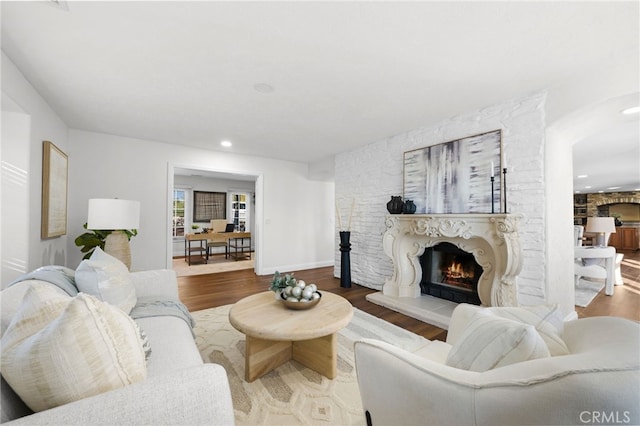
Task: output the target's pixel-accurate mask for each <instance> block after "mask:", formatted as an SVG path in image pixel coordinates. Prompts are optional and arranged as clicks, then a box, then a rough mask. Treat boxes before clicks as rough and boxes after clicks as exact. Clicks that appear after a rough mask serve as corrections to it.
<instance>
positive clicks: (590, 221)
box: [584, 217, 616, 234]
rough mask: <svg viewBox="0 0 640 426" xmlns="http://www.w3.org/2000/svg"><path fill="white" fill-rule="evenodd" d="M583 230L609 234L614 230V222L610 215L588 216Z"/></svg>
mask: <svg viewBox="0 0 640 426" xmlns="http://www.w3.org/2000/svg"><path fill="white" fill-rule="evenodd" d="M584 232H593V233H605V234H611V233H615V232H616V224H615V221H614V219H613V218H612V217H588V218H587V226H586V228H585V230H584Z"/></svg>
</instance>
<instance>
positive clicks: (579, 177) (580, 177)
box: [578, 175, 589, 179]
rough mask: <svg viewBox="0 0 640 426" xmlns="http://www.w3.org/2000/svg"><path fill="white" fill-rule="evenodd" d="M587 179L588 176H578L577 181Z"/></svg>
mask: <svg viewBox="0 0 640 426" xmlns="http://www.w3.org/2000/svg"><path fill="white" fill-rule="evenodd" d="M587 177H589V175H578V179H584V178H587Z"/></svg>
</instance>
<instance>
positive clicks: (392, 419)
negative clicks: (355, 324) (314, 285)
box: [355, 304, 640, 426]
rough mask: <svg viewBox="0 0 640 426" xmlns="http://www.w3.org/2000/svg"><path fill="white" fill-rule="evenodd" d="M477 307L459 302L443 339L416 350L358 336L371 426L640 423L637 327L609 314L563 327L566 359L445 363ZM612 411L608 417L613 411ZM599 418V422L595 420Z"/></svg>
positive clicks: (639, 330)
mask: <svg viewBox="0 0 640 426" xmlns="http://www.w3.org/2000/svg"><path fill="white" fill-rule="evenodd" d="M480 309H484V308H480V307H476V306H471V305H464V304H461V305H459V306H458V307H457V308H456V309H455V310H454V312H453V316H452V318H451V323H450V328H449V333H448V335H447V342H446V343H445V342H438V341H433V342H432V343H431V344H430V345H428V346H427V347H426V348H422V349H420V350H419V352H418V353H410V352H407V351H405V350H403V349H400V348H397V347H395V346H392V345H390V344H387V343H384V342H381V341H377V340H372V339H364V340H361V341H358V342H356V343H355V364H356V372H357V377H358V384H359V387H360V394H361V398H362V405H363V409H364V410H365V415H366V418H367V423H368V424H369V425H371V424H372V425H391V424H397V425H404V426H410V425H549V424H593V422H595V423H599V421H595V418H594V417H593V416H602V415H606V416H611V415H614V416H618V419H626V423H627V424H640V404H638V401H639V398H640V342H639V340H640V338H639V336H640V325H639V324H638V323H635V322H633V321H629V320H626V319H622V318H613V317H596V318H585V319H579V320H575V321H570V322H566V323H564V331H563V334H562V340H563V341H564V343H565V344H566V346H567V348H568V350H569V354H568V355H561V356H550V357H544V358H539V359H533V360H529V361H524V362H518V363H514V364H511V365H506V366H503V367H498V368H494V369H489V370H487V371H484V372H476V371H467V370H463V369H459V368H454V367H451V366H449V365H447V364H445V362H444V360H446V359H447V356H448V353H449V352H450V351H451V348H453V347H454V346H453V345H455V344H456V342H457V340H458V339H460V338H461V336H462V334H463V331H462V330H464V328H465V327H467V326H468V325H469V324H470V321H471V319H472V318H474V317H473V315H474V314H475V312H477V311H478V310H480ZM611 413H613V414H611ZM599 418H601V417H599Z"/></svg>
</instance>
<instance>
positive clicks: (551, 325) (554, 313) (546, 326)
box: [487, 305, 569, 356]
mask: <svg viewBox="0 0 640 426" xmlns="http://www.w3.org/2000/svg"><path fill="white" fill-rule="evenodd" d="M487 310H488V311H489V312H491V313H493V314H494V315H497V316H499V317H502V318H508V319H511V320H514V321H518V322H521V323H524V324H529V325H532V326H534V327H535V328H536V331H537V332H538V333H539V334H540V337H542V340H544V342H545V343H546V344H547V347H548V348H549V353H551V356H557V355H568V354H569V348H567V345H566V343H564V340H562V333H564V318H563V316H562V311H560V309H559V308H558V306H557V305H551V306H549V305H538V306H519V307H517V308H511V307H495V308H487Z"/></svg>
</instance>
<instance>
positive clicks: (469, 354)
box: [446, 311, 549, 372]
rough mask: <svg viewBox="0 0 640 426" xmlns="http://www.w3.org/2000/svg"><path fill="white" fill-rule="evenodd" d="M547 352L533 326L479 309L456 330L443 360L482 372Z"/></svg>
mask: <svg viewBox="0 0 640 426" xmlns="http://www.w3.org/2000/svg"><path fill="white" fill-rule="evenodd" d="M548 356H549V350H548V349H547V345H546V344H545V343H544V341H543V340H542V338H541V337H540V335H539V334H538V332H537V331H536V329H535V328H534V327H533V326H531V325H527V324H523V323H520V322H516V321H512V320H509V319H506V318H501V317H498V316H495V315H492V314H491V313H489V312H485V311H481V312H478V313H476V314H475V315H474V316H473V317H472V318H471V321H470V322H469V325H467V327H466V328H465V329H464V330H463V331H462V333H461V334H460V338H459V339H458V340H457V341H456V343H455V344H454V345H453V347H452V348H451V351H450V352H449V355H448V356H447V362H446V364H447V365H449V366H451V367H455V368H460V369H464V370H470V371H478V372H482V371H487V370H491V369H493V368H498V367H503V366H505V365H509V364H514V363H516V362H522V361H527V360H531V359H537V358H544V357H548Z"/></svg>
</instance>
